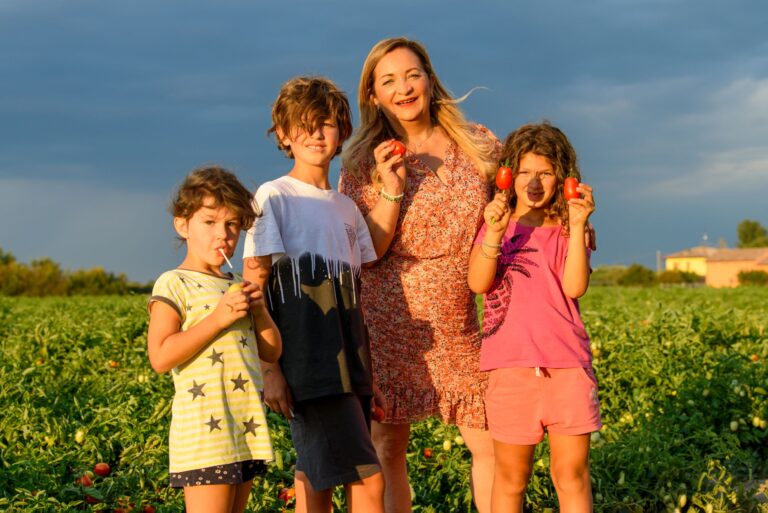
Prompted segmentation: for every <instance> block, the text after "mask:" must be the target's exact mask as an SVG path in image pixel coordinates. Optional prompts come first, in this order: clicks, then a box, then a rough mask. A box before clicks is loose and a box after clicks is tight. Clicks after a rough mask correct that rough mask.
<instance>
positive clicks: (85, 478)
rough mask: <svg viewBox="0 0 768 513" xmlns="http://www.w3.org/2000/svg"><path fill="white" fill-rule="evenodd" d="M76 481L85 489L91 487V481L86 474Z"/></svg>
mask: <svg viewBox="0 0 768 513" xmlns="http://www.w3.org/2000/svg"><path fill="white" fill-rule="evenodd" d="M78 481H79V482H80V484H81V485H83V486H86V487H91V486H93V480H92V479H91V477H90V476H89V475H88V474H83V475H82V476H80V479H78Z"/></svg>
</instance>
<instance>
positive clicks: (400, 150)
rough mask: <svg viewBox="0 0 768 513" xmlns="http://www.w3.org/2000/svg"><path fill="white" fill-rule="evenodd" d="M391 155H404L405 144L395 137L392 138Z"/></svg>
mask: <svg viewBox="0 0 768 513" xmlns="http://www.w3.org/2000/svg"><path fill="white" fill-rule="evenodd" d="M392 155H405V144H403V143H401V142H400V141H398V140H397V139H393V140H392Z"/></svg>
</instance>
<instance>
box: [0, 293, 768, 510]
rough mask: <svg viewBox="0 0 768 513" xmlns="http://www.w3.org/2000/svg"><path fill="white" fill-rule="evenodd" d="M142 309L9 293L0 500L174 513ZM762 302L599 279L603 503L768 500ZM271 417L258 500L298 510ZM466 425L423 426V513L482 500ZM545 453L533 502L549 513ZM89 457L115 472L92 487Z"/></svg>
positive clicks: (265, 506)
mask: <svg viewBox="0 0 768 513" xmlns="http://www.w3.org/2000/svg"><path fill="white" fill-rule="evenodd" d="M144 305H145V300H144V298H140V297H107V298H46V299H24V298H2V297H0V354H2V359H0V401H1V402H0V405H1V406H2V415H1V416H0V465H1V467H0V510H2V511H25V512H26V511H51V512H54V511H55V512H61V511H65V512H66V511H82V510H84V509H85V510H88V509H91V510H93V511H128V510H130V508H131V507H132V506H133V508H134V509H133V511H144V508H145V506H146V507H147V509H146V511H152V510H153V509H154V510H155V511H157V512H163V511H169V512H170V511H174V512H177V511H182V509H183V507H182V496H181V494H180V493H179V492H177V491H174V490H170V489H168V487H167V480H168V472H167V466H166V464H167V462H166V458H167V453H166V437H167V431H168V424H169V419H170V413H169V409H170V405H169V399H170V398H171V395H172V388H173V385H172V382H171V378H170V376H169V375H157V374H155V373H153V372H152V370H151V368H150V366H149V363H148V361H147V357H146V347H145V345H146V323H147V317H146V314H145V309H144V308H145V306H144ZM766 305H768V289H766V288H749V289H735V290H710V289H705V288H698V289H622V288H600V287H595V288H593V289H592V290H590V292H589V293H588V295H587V297H585V298H584V300H583V301H582V310H583V315H584V320H585V323H586V325H587V329H588V331H589V332H590V334H591V336H592V340H593V344H592V346H593V352H594V356H595V369H596V373H597V376H598V379H599V381H600V387H601V405H602V413H603V420H604V423H605V427H604V428H603V430H602V431H601V432H600V433H598V434H595V435H593V438H592V440H593V443H592V446H593V449H592V478H593V490H594V495H595V510H596V511H599V512H600V511H602V512H655V511H670V512H672V511H681V512H684V511H689V512H694V511H704V512H719V511H742V512H749V511H768V508H766V504H764V503H761V502H760V501H761V499H762V498H763V497H761V496H760V495H756V493H755V490H754V489H752V488H751V486H750V485H751V484H752V483H755V482H756V481H758V480H760V479H765V478H766V477H768V428H767V427H766V419H768V395H767V394H768V392H766V390H768V365H766V360H767V359H768V333H766V331H767V330H766V327H767V326H766V325H767V324H768V315H767V310H768V309H767V308H766ZM270 422H271V427H272V428H273V430H272V432H273V437H274V441H275V445H276V448H277V455H278V458H277V461H276V462H275V463H274V464H272V465H271V466H270V470H269V472H268V475H267V477H266V479H264V480H262V481H259V482H257V483H256V484H255V486H254V490H253V494H252V497H251V501H250V503H249V508H250V510H252V511H264V512H279V511H286V510H290V509H291V507H290V502H289V504H288V506H287V508H286V504H285V502H284V500H283V499H284V498H286V496H285V494H283V495H280V490H282V489H284V488H288V487H290V485H291V480H292V473H291V466H292V464H293V462H294V460H295V456H294V453H293V452H292V449H291V445H290V438H289V433H288V431H287V428H286V426H285V424H284V423H283V422H282V421H281V419H280V418H278V417H277V416H275V415H272V414H271V415H270ZM457 435H458V433H457V431H456V430H455V428H451V427H445V426H442V425H441V424H440V423H439V422H437V421H434V420H427V421H425V422H422V423H420V424H418V425H417V426H415V428H414V436H413V439H412V443H411V449H410V451H409V455H408V461H409V465H410V470H411V475H412V476H413V480H412V482H413V489H414V490H413V491H414V510H415V511H418V512H423V513H426V512H451V513H454V512H459V511H473V508H472V506H471V498H470V496H469V493H468V482H469V462H468V453H467V450H466V447H465V446H464V445H462V444H461V439H460V438H459V439H457V438H456V437H457ZM425 449H429V451H425ZM544 449H545V447H542V448H540V450H539V451H538V452H537V456H536V465H535V473H534V476H533V478H532V482H531V486H530V487H529V490H528V495H527V506H528V508H530V510H531V511H546V509H547V508H553V509H555V510H556V499H555V496H554V489H553V487H552V483H551V480H550V478H549V476H548V471H547V468H548V464H549V461H548V457H547V452H546V450H544ZM97 462H106V463H108V464H109V465H110V467H111V471H110V473H109V475H108V476H106V477H102V476H99V475H95V476H93V477H92V478H90V476H89V479H86V480H85V484H86V485H90V486H84V484H83V480H82V476H83V474H84V473H85V472H86V471H90V470H92V468H93V466H94V464H95V463H97ZM335 501H336V503H337V504H339V503H340V502H341V498H340V497H339V496H337V497H336V498H335Z"/></svg>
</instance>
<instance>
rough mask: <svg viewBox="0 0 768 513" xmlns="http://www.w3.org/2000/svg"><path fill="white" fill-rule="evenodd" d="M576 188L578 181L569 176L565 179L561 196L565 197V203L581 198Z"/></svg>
mask: <svg viewBox="0 0 768 513" xmlns="http://www.w3.org/2000/svg"><path fill="white" fill-rule="evenodd" d="M578 186H579V181H578V180H577V179H576V178H574V177H572V176H569V177H568V178H566V179H565V183H564V184H563V196H565V201H568V200H571V199H579V198H581V194H579V191H577V190H576V187H578Z"/></svg>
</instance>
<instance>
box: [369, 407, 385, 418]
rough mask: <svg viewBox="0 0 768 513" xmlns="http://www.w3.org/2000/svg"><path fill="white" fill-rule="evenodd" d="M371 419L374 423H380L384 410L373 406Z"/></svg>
mask: <svg viewBox="0 0 768 513" xmlns="http://www.w3.org/2000/svg"><path fill="white" fill-rule="evenodd" d="M371 418H372V419H373V420H375V421H376V422H381V421H382V420H384V408H382V407H381V406H379V405H378V404H375V405H374V406H373V411H372V412H371Z"/></svg>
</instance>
